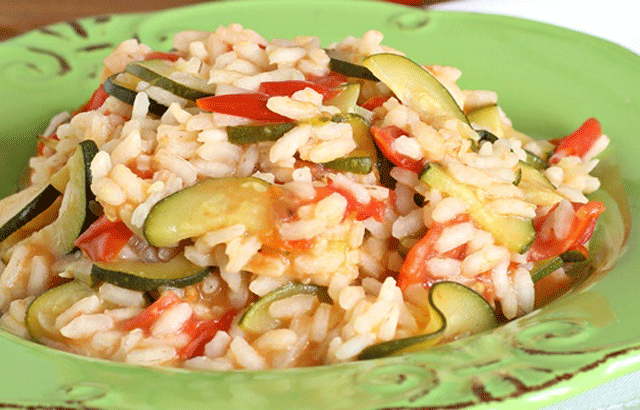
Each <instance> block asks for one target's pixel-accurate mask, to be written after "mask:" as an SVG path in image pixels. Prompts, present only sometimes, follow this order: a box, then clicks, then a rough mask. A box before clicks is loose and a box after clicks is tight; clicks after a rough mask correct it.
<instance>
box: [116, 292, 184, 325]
mask: <svg viewBox="0 0 640 410" xmlns="http://www.w3.org/2000/svg"><path fill="white" fill-rule="evenodd" d="M180 302H182V299H180V298H179V297H178V295H176V294H175V293H173V292H171V291H169V292H167V293H165V294H164V295H162V296H161V297H160V298H159V299H158V300H156V301H155V302H153V303H152V304H150V305H149V306H147V307H146V308H145V309H144V310H143V311H142V312H140V313H139V314H138V316H135V317H132V318H131V319H128V320H126V321H125V322H124V323H123V324H122V328H123V329H124V330H126V331H129V330H133V329H137V328H139V329H142V330H144V332H145V333H149V330H150V329H151V326H153V324H154V323H155V322H156V320H158V318H160V316H161V315H162V313H163V312H164V311H165V310H167V309H169V308H170V307H172V306H174V305H177V304H178V303H180Z"/></svg>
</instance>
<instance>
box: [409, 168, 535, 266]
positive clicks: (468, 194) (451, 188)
mask: <svg viewBox="0 0 640 410" xmlns="http://www.w3.org/2000/svg"><path fill="white" fill-rule="evenodd" d="M420 180H421V181H422V182H424V183H425V184H427V185H429V186H430V187H432V188H436V189H438V190H440V191H441V192H443V193H445V194H447V195H449V196H453V197H456V198H460V199H462V200H463V201H465V202H466V203H467V204H468V206H469V215H470V216H471V219H473V220H474V221H475V222H476V223H477V224H478V225H480V227H482V229H484V230H486V231H488V232H490V233H491V234H492V235H493V237H494V238H495V239H496V241H497V242H498V243H500V244H502V245H503V246H506V247H507V248H509V249H510V250H512V251H514V252H518V253H524V252H525V251H526V250H527V249H529V247H530V246H531V244H532V243H533V241H534V239H535V237H536V231H535V229H534V227H533V221H532V220H531V219H527V218H519V217H509V216H504V215H500V214H497V213H495V212H493V211H491V210H490V209H489V208H488V207H487V206H485V204H484V203H483V201H482V200H481V199H480V198H479V197H478V195H477V194H476V192H475V190H474V189H473V188H471V187H469V186H467V185H465V184H463V183H460V182H458V181H457V180H455V179H454V178H453V177H452V176H451V175H449V173H447V171H446V170H445V169H444V168H443V167H442V166H441V165H439V164H436V163H431V164H428V165H427V167H426V168H425V169H424V170H423V171H422V174H421V176H420ZM520 184H522V182H520Z"/></svg>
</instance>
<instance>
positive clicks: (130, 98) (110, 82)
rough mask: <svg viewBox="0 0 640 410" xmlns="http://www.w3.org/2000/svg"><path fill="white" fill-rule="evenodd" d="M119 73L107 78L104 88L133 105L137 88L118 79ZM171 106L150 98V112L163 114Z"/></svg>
mask: <svg viewBox="0 0 640 410" xmlns="http://www.w3.org/2000/svg"><path fill="white" fill-rule="evenodd" d="M117 76H118V74H114V75H112V76H110V77H109V78H107V79H106V80H105V82H104V90H105V92H106V93H107V94H109V95H110V96H112V97H115V98H117V99H118V100H120V101H122V102H123V103H125V104H129V105H133V102H134V101H135V100H136V95H137V94H138V93H137V92H136V91H135V90H132V89H131V88H129V87H127V86H126V85H125V84H123V83H121V82H119V81H118V80H117V78H116V77H117ZM168 109H169V108H168V107H167V106H166V105H163V104H160V103H159V102H157V101H156V100H154V99H152V98H149V112H150V113H152V114H155V115H157V116H162V115H163V114H164V113H165V112H166V111H167V110H168Z"/></svg>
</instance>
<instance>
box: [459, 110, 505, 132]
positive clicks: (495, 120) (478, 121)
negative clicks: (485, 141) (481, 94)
mask: <svg viewBox="0 0 640 410" xmlns="http://www.w3.org/2000/svg"><path fill="white" fill-rule="evenodd" d="M467 118H468V119H469V122H470V123H471V124H473V125H477V126H478V127H480V128H482V129H485V130H488V131H491V133H493V134H494V135H495V136H497V137H498V138H503V137H504V131H503V129H502V120H501V119H500V110H498V106H497V105H488V106H486V107H481V108H478V109H476V110H473V111H471V112H470V113H469V114H467Z"/></svg>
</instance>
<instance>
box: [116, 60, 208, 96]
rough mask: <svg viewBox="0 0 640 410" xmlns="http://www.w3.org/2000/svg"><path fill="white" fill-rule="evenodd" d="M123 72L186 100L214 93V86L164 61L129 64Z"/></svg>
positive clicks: (204, 79) (202, 78)
mask: <svg viewBox="0 0 640 410" xmlns="http://www.w3.org/2000/svg"><path fill="white" fill-rule="evenodd" d="M125 71H127V72H129V73H131V74H133V75H134V76H136V77H138V78H140V79H141V80H144V81H146V82H148V83H149V84H151V85H154V86H156V87H160V88H162V89H165V90H167V91H169V92H170V93H172V94H174V95H177V96H178V97H182V98H185V99H187V100H191V101H195V100H197V99H199V98H204V97H210V96H212V95H213V94H214V93H215V90H216V87H215V84H208V83H207V79H206V78H204V77H201V76H199V75H196V74H192V73H185V72H183V71H180V70H179V69H178V68H176V65H175V64H171V63H169V62H167V61H165V60H147V61H136V62H133V63H130V64H128V65H127V67H126V68H125Z"/></svg>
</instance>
